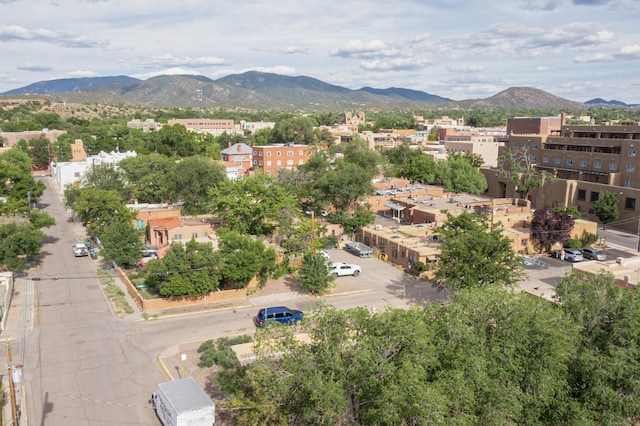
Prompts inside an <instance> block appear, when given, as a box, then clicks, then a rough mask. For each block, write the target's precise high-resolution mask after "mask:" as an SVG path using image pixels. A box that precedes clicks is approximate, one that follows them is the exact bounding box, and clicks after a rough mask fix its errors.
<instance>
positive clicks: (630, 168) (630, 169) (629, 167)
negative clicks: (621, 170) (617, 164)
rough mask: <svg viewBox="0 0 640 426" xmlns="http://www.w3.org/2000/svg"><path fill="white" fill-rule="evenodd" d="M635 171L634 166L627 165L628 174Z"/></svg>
mask: <svg viewBox="0 0 640 426" xmlns="http://www.w3.org/2000/svg"><path fill="white" fill-rule="evenodd" d="M635 169H636V167H635V166H634V165H632V164H629V165H627V171H628V172H632V171H634V170H635Z"/></svg>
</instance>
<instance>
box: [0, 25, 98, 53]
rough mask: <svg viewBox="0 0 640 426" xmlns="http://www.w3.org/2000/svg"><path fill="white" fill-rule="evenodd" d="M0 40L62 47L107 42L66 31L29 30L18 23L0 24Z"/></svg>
mask: <svg viewBox="0 0 640 426" xmlns="http://www.w3.org/2000/svg"><path fill="white" fill-rule="evenodd" d="M0 41H34V42H42V43H49V44H56V45H60V46H64V47H72V48H77V47H106V46H107V45H108V44H109V42H108V41H106V40H97V39H93V38H90V37H87V36H84V35H76V34H73V33H70V32H66V31H50V30H46V29H42V28H39V29H35V30H29V29H27V28H24V27H21V26H19V25H0Z"/></svg>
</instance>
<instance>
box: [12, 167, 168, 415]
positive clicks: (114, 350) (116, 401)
mask: <svg viewBox="0 0 640 426" xmlns="http://www.w3.org/2000/svg"><path fill="white" fill-rule="evenodd" d="M45 182H47V187H48V189H47V191H45V194H44V196H43V198H42V200H41V201H40V202H39V203H38V205H37V208H40V209H44V210H46V211H47V212H48V213H49V214H51V215H52V216H53V217H54V218H55V220H56V221H57V224H56V225H55V226H54V227H52V228H51V229H49V230H47V233H48V234H49V235H52V237H50V238H48V239H47V240H46V241H45V243H44V246H43V250H42V253H41V255H40V256H38V258H37V262H38V264H37V265H36V266H35V268H34V269H31V270H30V271H29V279H27V280H26V282H25V287H24V289H25V290H24V291H25V292H26V293H32V294H33V296H34V300H35V306H34V307H33V309H31V307H30V306H28V305H26V304H25V305H24V306H21V308H22V312H21V318H22V320H21V321H20V326H19V327H18V329H17V330H16V331H14V333H15V334H16V335H15V336H3V337H14V338H15V339H16V340H15V343H13V352H14V357H13V359H14V363H16V364H17V363H20V364H23V365H24V368H23V383H24V392H25V395H24V396H25V401H26V404H25V405H26V407H24V408H23V410H22V411H23V413H22V420H21V424H29V425H47V426H49V425H51V426H57V425H61V426H62V425H67V426H68V425H92V426H93V425H95V426H98V425H105V426H106V425H114V424H120V425H124V424H126V425H154V424H158V420H157V418H156V416H155V413H154V412H153V410H152V409H151V408H150V406H149V404H148V398H149V394H150V390H152V389H154V387H155V385H156V383H158V382H159V381H164V377H163V375H162V374H161V372H160V370H159V369H158V368H157V365H156V363H155V362H154V359H152V358H150V357H149V355H148V354H147V353H146V352H144V351H143V350H141V349H140V347H139V346H138V345H137V344H136V343H135V341H134V340H133V339H132V336H131V335H130V334H127V333H126V332H123V331H126V330H127V329H128V327H127V324H123V323H122V322H121V321H120V320H118V319H116V317H115V316H114V314H113V311H112V309H111V304H110V302H109V301H108V300H107V298H106V296H105V294H104V292H103V291H102V289H101V284H100V282H99V281H98V279H97V278H96V268H95V266H94V264H93V262H92V261H91V260H90V258H89V257H79V258H76V257H75V256H74V255H73V253H72V250H71V246H72V245H73V244H74V243H76V242H78V239H77V237H76V235H75V234H74V228H73V226H72V225H71V224H70V223H69V222H68V214H67V212H65V211H64V210H63V208H62V203H61V200H60V197H59V195H58V194H56V193H55V191H54V190H52V189H51V185H50V184H49V182H48V180H45ZM33 278H41V281H34V280H33ZM12 314H14V313H10V315H12Z"/></svg>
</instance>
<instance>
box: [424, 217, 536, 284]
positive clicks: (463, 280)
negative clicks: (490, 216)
mask: <svg viewBox="0 0 640 426" xmlns="http://www.w3.org/2000/svg"><path fill="white" fill-rule="evenodd" d="M438 232H439V235H440V236H441V238H442V239H443V240H444V242H443V243H442V245H441V248H440V255H439V257H438V262H436V266H435V271H434V278H433V281H434V283H435V284H436V285H438V286H439V287H441V288H449V289H454V290H455V289H461V288H469V287H487V286H489V285H497V286H511V285H514V284H516V283H518V282H519V281H520V280H521V279H522V278H523V276H524V275H523V267H522V264H521V263H520V262H519V259H518V257H517V256H516V254H515V253H514V251H513V248H512V247H511V240H509V238H507V237H505V236H503V235H502V230H501V229H499V228H496V229H493V230H489V225H488V223H487V218H486V217H485V216H481V215H475V214H470V213H467V212H462V213H461V214H460V215H458V216H453V215H452V214H450V213H447V221H446V222H445V223H444V225H442V226H440V227H439V228H438Z"/></svg>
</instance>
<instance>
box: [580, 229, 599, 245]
mask: <svg viewBox="0 0 640 426" xmlns="http://www.w3.org/2000/svg"><path fill="white" fill-rule="evenodd" d="M580 241H582V247H589V246H590V245H592V244H595V242H596V241H598V235H596V234H592V233H590V232H587V231H582V236H581V237H580Z"/></svg>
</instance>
